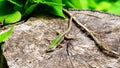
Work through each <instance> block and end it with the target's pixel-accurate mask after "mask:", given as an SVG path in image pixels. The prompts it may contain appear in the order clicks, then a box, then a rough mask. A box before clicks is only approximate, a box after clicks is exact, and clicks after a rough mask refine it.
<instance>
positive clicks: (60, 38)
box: [47, 9, 120, 58]
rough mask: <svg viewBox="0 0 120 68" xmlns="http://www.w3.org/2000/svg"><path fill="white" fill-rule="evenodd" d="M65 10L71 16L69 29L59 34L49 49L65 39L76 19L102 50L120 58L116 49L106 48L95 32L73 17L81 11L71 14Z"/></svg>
mask: <svg viewBox="0 0 120 68" xmlns="http://www.w3.org/2000/svg"><path fill="white" fill-rule="evenodd" d="M63 11H64V12H65V13H66V14H67V15H68V16H69V17H70V20H69V27H68V29H67V31H65V32H64V33H62V34H59V35H58V36H57V37H56V38H55V39H54V40H53V41H52V42H51V44H50V46H51V47H50V48H49V49H48V50H47V51H48V52H49V51H53V50H54V49H55V48H56V47H57V46H58V45H59V44H60V43H61V42H62V41H63V40H64V37H65V35H66V34H67V33H69V31H70V30H71V26H72V20H74V21H75V22H76V23H77V24H78V25H79V26H81V27H82V28H83V29H84V30H85V31H86V32H87V33H88V34H89V35H90V36H91V38H92V39H93V40H94V42H95V43H96V44H97V46H98V47H99V49H100V50H102V52H103V53H105V54H107V55H108V56H112V57H115V58H119V57H120V54H119V53H117V52H114V51H110V50H108V49H106V48H104V47H103V45H102V43H101V42H100V41H99V40H98V39H97V38H96V37H95V36H94V34H93V32H92V31H90V30H89V29H87V27H85V26H84V25H83V24H82V23H80V22H79V21H78V20H77V19H76V18H73V16H74V15H76V14H81V13H75V14H73V15H72V14H70V12H69V11H67V10H66V9H63Z"/></svg>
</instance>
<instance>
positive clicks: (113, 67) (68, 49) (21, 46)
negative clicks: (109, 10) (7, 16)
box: [3, 11, 120, 68]
mask: <svg viewBox="0 0 120 68" xmlns="http://www.w3.org/2000/svg"><path fill="white" fill-rule="evenodd" d="M70 13H71V14H74V13H81V14H76V15H75V16H74V17H75V18H76V19H78V20H79V22H81V23H82V24H83V25H84V26H85V27H87V28H88V29H89V30H91V31H92V32H93V33H94V35H95V36H96V38H98V39H99V41H101V42H102V44H103V45H104V47H105V48H107V49H109V50H111V51H115V52H117V53H120V17H119V16H115V15H111V14H106V13H101V12H93V11H70ZM68 20H69V18H66V19H61V18H56V17H51V16H49V15H46V16H43V15H40V16H35V17H31V18H30V19H29V20H28V21H26V22H25V23H23V24H19V25H16V26H15V29H14V31H13V34H12V36H11V37H10V38H9V39H8V40H7V41H5V44H4V47H3V53H4V56H5V58H6V60H7V63H8V66H9V68H120V61H119V60H118V59H117V58H114V57H110V56H107V55H106V54H104V53H102V51H100V50H99V48H98V47H97V45H96V44H95V42H94V41H93V40H92V39H91V38H90V37H89V36H88V35H87V33H86V32H85V31H84V30H83V29H82V28H81V27H79V25H77V24H76V23H75V22H73V25H72V29H71V31H70V33H69V34H68V36H74V37H75V39H74V40H66V39H65V40H64V41H63V42H62V43H61V45H62V47H61V48H56V49H55V51H53V52H50V53H46V52H45V50H46V49H47V48H48V46H49V44H50V42H51V41H52V40H53V39H54V38H55V37H56V36H57V34H56V31H60V32H64V31H66V30H67V28H68Z"/></svg>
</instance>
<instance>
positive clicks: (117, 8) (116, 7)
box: [107, 0, 120, 15]
mask: <svg viewBox="0 0 120 68" xmlns="http://www.w3.org/2000/svg"><path fill="white" fill-rule="evenodd" d="M107 12H109V13H112V14H117V15H120V0H119V1H117V2H116V3H115V4H113V5H112V7H111V8H110V9H109V10H108V11H107Z"/></svg>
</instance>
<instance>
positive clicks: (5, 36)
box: [0, 26, 14, 43]
mask: <svg viewBox="0 0 120 68" xmlns="http://www.w3.org/2000/svg"><path fill="white" fill-rule="evenodd" d="M13 29H14V26H12V27H11V28H10V29H9V30H7V31H3V32H1V33H0V43H1V42H3V41H5V40H7V39H8V38H9V37H10V36H11V34H12V31H13Z"/></svg>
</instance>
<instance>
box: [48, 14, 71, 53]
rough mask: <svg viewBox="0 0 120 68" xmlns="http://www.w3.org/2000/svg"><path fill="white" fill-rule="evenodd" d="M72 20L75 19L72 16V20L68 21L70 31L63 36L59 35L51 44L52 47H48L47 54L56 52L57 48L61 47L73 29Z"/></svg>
mask: <svg viewBox="0 0 120 68" xmlns="http://www.w3.org/2000/svg"><path fill="white" fill-rule="evenodd" d="M72 18H73V17H72V16H71V17H70V19H69V21H68V29H67V30H66V31H65V32H63V33H62V34H59V35H58V36H57V37H56V38H55V39H54V40H53V41H52V42H51V43H50V47H48V48H47V49H46V52H47V53H48V52H52V51H54V50H55V48H56V47H57V46H59V45H60V43H61V42H62V41H63V40H64V38H65V35H67V34H68V33H69V32H70V30H71V27H72ZM70 39H72V38H70Z"/></svg>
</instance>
